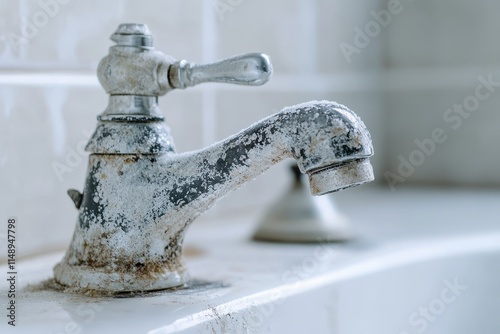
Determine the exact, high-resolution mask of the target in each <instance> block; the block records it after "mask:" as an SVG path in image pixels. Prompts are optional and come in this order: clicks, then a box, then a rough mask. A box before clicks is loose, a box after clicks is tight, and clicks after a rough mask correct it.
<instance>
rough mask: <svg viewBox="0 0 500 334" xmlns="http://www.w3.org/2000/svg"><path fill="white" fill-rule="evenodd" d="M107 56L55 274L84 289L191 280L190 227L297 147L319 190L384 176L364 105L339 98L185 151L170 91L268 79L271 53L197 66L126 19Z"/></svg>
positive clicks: (290, 109)
mask: <svg viewBox="0 0 500 334" xmlns="http://www.w3.org/2000/svg"><path fill="white" fill-rule="evenodd" d="M111 39H112V40H113V41H115V42H116V45H114V46H112V47H111V48H110V50H109V55H107V56H106V57H104V58H103V59H102V60H101V62H100V63H99V66H98V77H99V81H100V83H101V84H102V86H103V87H104V88H105V90H106V92H107V93H108V94H109V95H110V97H109V104H108V106H107V108H106V110H105V111H104V112H103V113H102V114H100V115H99V116H98V117H97V119H98V125H97V128H96V130H95V132H94V134H93V136H92V137H91V139H90V141H89V143H88V144H87V147H86V150H87V151H89V152H90V153H91V154H90V156H89V165H88V171H87V177H86V181H85V186H84V189H83V193H80V192H79V191H77V190H73V189H70V190H69V191H68V194H69V195H70V197H71V198H72V200H73V202H74V203H75V205H76V207H77V209H78V220H77V223H76V227H75V232H74V234H73V238H72V241H71V244H70V247H69V249H68V250H67V252H66V254H65V256H64V258H63V259H62V261H61V262H60V263H59V264H57V265H56V266H55V268H54V274H55V279H56V281H57V282H59V283H60V284H63V285H66V286H69V287H72V288H74V289H76V291H85V290H100V291H106V292H121V291H146V290H157V289H164V288H169V287H174V286H179V285H182V284H184V283H185V282H186V279H187V273H186V271H185V269H184V267H183V265H182V243H183V238H184V234H185V232H186V228H187V227H188V226H189V224H190V223H191V222H192V221H193V220H194V219H195V218H196V217H197V216H199V215H200V214H201V213H203V212H204V211H206V210H207V209H208V208H210V207H211V206H212V205H213V204H214V202H216V201H217V200H218V199H219V198H221V197H223V196H224V195H226V194H227V193H228V192H230V191H231V190H234V189H236V188H237V187H239V186H240V185H242V184H243V183H245V182H247V181H249V180H251V179H253V178H255V177H256V176H257V175H259V174H261V173H262V172H264V171H265V170H266V169H268V168H269V167H270V166H271V165H273V164H275V163H277V162H279V161H281V160H283V159H285V158H294V159H295V160H296V161H297V164H298V166H299V168H300V171H301V172H302V173H307V174H308V176H309V183H310V189H311V192H312V194H313V195H323V194H326V193H329V192H333V191H337V190H341V189H344V188H348V187H352V186H355V185H359V184H362V183H365V182H369V181H372V180H373V171H372V168H371V165H370V163H369V160H368V158H369V157H370V156H371V155H372V154H373V148H372V143H371V139H370V134H369V133H368V131H367V129H366V127H365V125H364V124H363V122H362V121H361V120H360V119H359V117H358V116H356V114H354V113H353V112H352V111H350V110H349V109H347V108H346V107H344V106H342V105H340V104H337V103H334V102H328V101H320V102H317V101H314V102H308V103H303V104H299V105H296V106H292V107H287V108H284V109H283V110H282V111H281V112H279V113H277V114H274V115H272V116H270V117H268V118H266V119H264V120H262V121H260V122H259V123H256V124H254V125H252V126H250V127H249V128H247V129H246V130H243V131H241V132H240V133H238V134H236V135H233V136H231V137H229V138H227V139H225V140H223V141H221V142H219V143H215V144H213V145H212V146H210V147H207V148H204V149H201V150H198V151H194V152H188V153H182V154H177V153H175V150H174V146H173V142H172V138H171V136H170V133H169V130H168V128H167V127H166V126H165V125H164V122H163V116H162V114H161V112H160V110H159V107H158V104H157V102H158V96H161V95H164V94H166V93H167V92H169V91H170V90H173V89H177V88H186V87H189V86H193V85H195V84H198V83H202V82H208V81H211V82H228V83H236V84H244V85H261V84H263V83H265V82H266V81H267V80H268V79H269V77H270V75H271V73H272V67H271V63H270V60H269V58H268V57H267V56H266V55H263V54H255V53H252V54H245V55H241V56H236V57H233V58H229V59H226V60H223V61H220V62H217V63H213V64H207V65H195V64H192V63H188V62H186V61H184V60H181V61H175V60H174V59H173V58H171V57H169V56H166V55H164V54H163V53H161V52H159V51H157V50H155V49H154V48H153V45H152V37H151V34H150V32H149V30H148V28H147V26H146V25H142V24H122V25H120V26H119V27H118V30H117V31H116V32H115V33H114V34H113V35H112V36H111Z"/></svg>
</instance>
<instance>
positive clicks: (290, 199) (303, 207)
mask: <svg viewBox="0 0 500 334" xmlns="http://www.w3.org/2000/svg"><path fill="white" fill-rule="evenodd" d="M291 171H292V172H293V174H294V183H293V185H292V187H291V188H289V189H288V190H287V192H286V193H285V194H284V195H283V196H282V197H280V198H279V199H278V200H277V201H276V202H274V203H272V204H271V206H270V207H269V208H268V209H267V211H266V212H265V213H264V216H263V218H262V219H261V221H260V222H259V226H258V228H257V231H256V232H255V234H254V237H253V238H254V239H255V240H263V241H275V242H296V243H304V242H342V241H347V240H349V239H351V238H352V231H351V224H350V223H349V220H348V219H347V218H346V217H345V216H344V215H343V214H341V213H339V212H338V210H337V208H336V206H335V203H334V201H333V198H332V197H330V196H311V194H310V193H309V190H308V189H307V187H306V186H305V184H304V182H305V181H304V180H305V178H304V177H303V174H302V173H301V172H300V170H299V167H298V166H297V165H296V164H294V165H292V166H291Z"/></svg>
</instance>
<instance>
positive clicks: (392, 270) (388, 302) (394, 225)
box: [0, 187, 500, 334]
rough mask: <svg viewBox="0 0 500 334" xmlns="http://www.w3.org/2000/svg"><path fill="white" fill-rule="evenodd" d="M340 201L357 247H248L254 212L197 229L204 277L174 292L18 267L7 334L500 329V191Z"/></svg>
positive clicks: (47, 264)
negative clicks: (112, 286)
mask: <svg viewBox="0 0 500 334" xmlns="http://www.w3.org/2000/svg"><path fill="white" fill-rule="evenodd" d="M338 197H339V198H338V202H339V206H340V207H341V208H342V209H343V210H344V212H345V213H347V214H348V215H349V216H350V217H351V218H352V220H353V223H354V224H355V227H356V229H357V230H358V231H357V232H358V239H357V240H355V241H353V242H352V243H347V244H341V245H338V244H337V245H335V244H333V245H330V244H324V245H320V244H313V245H288V244H271V243H258V242H252V241H250V240H249V238H250V236H251V235H252V231H253V229H254V228H255V222H256V217H255V216H248V217H246V218H239V219H227V220H225V221H218V222H197V223H195V224H194V225H193V226H192V228H191V229H190V231H189V232H188V233H187V240H186V243H185V245H186V249H185V251H186V255H187V258H186V263H187V266H188V269H189V271H190V273H191V276H192V277H193V279H197V280H198V281H196V282H194V283H192V284H191V286H190V287H188V288H184V289H179V290H176V291H168V292H165V291H164V292H158V293H150V294H147V295H144V296H136V297H134V298H103V297H85V296H77V295H72V294H64V293H62V292H57V291H51V290H44V289H41V290H40V289H35V290H33V289H27V288H26V285H27V284H29V283H32V284H35V285H36V284H38V283H39V282H40V281H42V280H44V279H46V278H49V277H50V276H51V269H52V266H53V265H54V264H55V263H56V262H57V261H58V260H59V259H60V257H61V256H62V253H56V254H50V255H45V256H41V257H38V258H35V259H31V260H25V261H21V262H20V263H19V265H18V272H19V279H18V282H19V286H18V288H17V289H18V295H17V298H16V303H17V304H16V305H17V307H18V308H17V326H16V328H15V330H13V328H11V327H9V326H7V324H6V321H5V320H4V321H2V322H1V323H0V332H2V333H11V332H12V333H110V332H118V331H119V332H120V333H176V332H179V333H247V332H248V333H340V334H357V333H380V334H387V333H394V334H403V333H411V334H413V333H440V334H443V333H453V334H457V333H473V332H474V333H500V317H498V310H500V283H499V282H500V266H499V265H498V263H500V219H499V218H498V217H500V212H499V211H500V210H499V207H500V206H499V205H498V203H500V202H499V201H500V194H496V192H493V191H490V192H486V191H477V192H470V191H463V192H457V191H449V190H439V189H438V190H435V189H434V190H433V189H430V190H429V189H416V190H414V189H412V190H403V191H401V192H400V193H398V194H391V193H388V192H385V191H383V190H379V189H374V188H369V187H368V188H366V189H361V188H360V190H359V191H358V190H356V191H351V192H347V191H346V192H345V195H342V196H341V195H340V194H339V196H338ZM355 201H356V202H355ZM359 201H361V202H363V203H365V204H366V205H365V206H364V207H363V210H359V205H356V203H359ZM1 270H2V271H3V272H6V271H7V270H6V267H5V266H2V267H1ZM5 284H6V283H5V280H2V286H1V290H2V291H0V294H1V295H0V298H1V301H2V303H3V305H5V303H6V301H7V293H6V285H5ZM450 286H455V287H454V288H450ZM5 329H7V331H5Z"/></svg>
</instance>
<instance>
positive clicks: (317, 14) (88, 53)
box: [0, 0, 500, 256]
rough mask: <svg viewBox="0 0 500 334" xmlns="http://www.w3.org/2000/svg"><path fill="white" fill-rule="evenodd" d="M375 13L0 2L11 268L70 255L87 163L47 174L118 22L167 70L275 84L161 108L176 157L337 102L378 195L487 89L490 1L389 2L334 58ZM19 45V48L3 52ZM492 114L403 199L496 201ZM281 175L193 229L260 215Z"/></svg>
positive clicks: (459, 136) (498, 72) (217, 91)
mask: <svg viewBox="0 0 500 334" xmlns="http://www.w3.org/2000/svg"><path fill="white" fill-rule="evenodd" d="M391 1H397V0H391ZM388 3H389V2H388V1H382V0H378V1H375V0H371V1H368V0H360V1H356V2H350V1H340V0H334V1H332V0H294V1H289V0H279V1H278V0H276V1H272V2H270V1H264V0H252V1H250V0H232V1H230V0H216V1H212V0H210V1H208V0H206V1H201V0H192V1H181V0H171V1H160V0H144V1H132V0H110V1H96V0H86V1H81V0H40V1H39V0H0V172H1V174H0V189H1V190H0V219H2V220H6V219H7V217H9V216H15V217H16V218H17V219H18V221H19V227H18V231H19V238H20V239H22V240H23V242H22V244H21V245H22V247H20V249H19V254H20V255H21V256H28V255H31V254H35V253H37V252H42V251H46V250H50V249H59V248H64V247H65V246H66V245H67V243H68V242H69V238H70V237H71V233H72V231H73V228H74V222H75V219H76V210H75V209H74V207H73V205H72V203H71V201H70V200H69V198H67V195H66V194H65V192H66V189H68V188H76V189H81V188H82V186H83V181H84V177H85V169H86V161H85V160H86V156H85V155H81V154H78V157H79V158H81V159H79V158H78V157H77V158H76V160H75V161H74V164H72V166H71V172H68V173H66V174H64V175H63V176H62V180H61V181H60V180H59V179H58V177H57V175H56V173H55V172H54V170H53V168H52V164H53V163H54V162H58V163H62V164H66V162H65V161H66V159H68V152H70V151H71V150H77V147H79V145H81V144H82V143H83V142H85V141H86V139H87V138H86V135H85V134H84V132H85V131H93V129H94V127H95V117H96V115H97V114H99V113H100V112H102V110H104V108H105V107H106V103H107V96H106V95H105V93H104V91H103V90H102V89H101V88H100V86H99V85H98V83H97V80H96V79H95V70H96V66H97V63H98V62H99V60H100V59H101V58H102V57H103V56H105V55H106V54H107V49H108V47H109V46H110V45H111V44H112V43H111V41H110V40H109V38H108V37H109V36H110V35H111V34H112V33H113V31H114V30H115V29H116V27H117V26H118V24H120V23H123V22H141V23H147V24H148V26H149V27H150V30H151V31H152V33H153V36H154V40H155V46H156V47H157V48H158V49H160V50H162V51H164V52H165V53H167V54H171V55H173V56H174V57H176V58H184V59H188V60H191V61H195V62H208V61H214V60H217V59H219V58H224V57H228V56H231V55H234V54H238V53H243V52H253V51H260V52H265V53H267V54H269V55H270V56H271V59H272V61H273V66H274V70H275V73H274V76H273V78H272V80H271V82H269V83H268V84H266V85H265V86H262V87H252V88H246V87H236V86H224V85H216V84H214V85H212V84H206V85H202V86H200V87H195V88H192V89H190V90H186V91H174V92H171V93H169V95H168V96H165V97H162V98H161V99H160V106H161V108H162V110H163V112H164V114H165V116H166V120H167V122H168V124H169V125H170V127H171V130H172V133H173V135H174V138H175V143H176V146H177V149H178V151H187V150H192V149H198V148H201V147H204V146H206V145H209V144H211V143H212V142H213V141H215V140H221V139H223V138H225V137H227V136H228V135H230V134H233V133H235V132H237V131H239V130H241V129H242V128H244V127H247V126H248V125H250V124H252V123H254V122H256V121H258V120H259V119H261V118H263V117H265V116H268V115H270V114H272V113H273V112H276V111H278V110H280V109H281V108H282V107H284V106H288V105H292V104H295V103H299V102H304V101H307V100H311V99H330V100H336V101H338V102H341V103H343V104H346V105H347V106H349V107H350V108H351V109H353V110H354V111H356V112H357V113H358V114H359V115H360V116H361V117H362V119H363V120H364V121H365V123H366V125H367V126H368V128H369V129H370V132H371V133H372V137H373V140H374V145H375V151H376V156H375V157H374V158H373V165H374V168H375V172H376V176H377V178H378V180H379V182H380V184H381V185H383V186H385V181H384V172H385V171H396V170H397V167H398V157H399V155H402V156H408V155H409V154H410V153H411V152H412V150H414V149H415V144H414V143H413V141H414V140H415V139H417V138H418V139H422V138H424V137H425V136H429V134H430V132H431V131H432V129H434V128H435V127H438V126H441V125H442V115H443V113H444V111H445V110H446V109H447V108H449V107H450V106H452V105H453V103H456V102H462V101H463V99H464V98H465V97H466V96H468V95H470V94H471V93H473V92H474V88H475V86H476V85H477V77H478V75H483V76H487V75H488V74H490V73H493V75H494V78H497V79H498V81H500V66H499V61H500V43H499V42H498V38H497V36H496V35H497V32H498V30H499V28H500V21H498V19H497V16H498V15H497V14H498V10H499V9H500V4H499V3H498V2H495V1H494V0H479V1H475V2H474V3H472V2H467V1H454V0H442V1H432V0H419V1H409V0H401V6H402V7H403V10H402V12H401V13H400V14H397V15H393V17H392V18H391V20H390V22H389V24H388V25H387V26H386V27H382V28H381V29H380V33H379V34H377V35H376V36H374V37H373V38H371V42H370V44H369V45H368V46H367V47H365V48H362V49H361V50H360V53H359V54H355V55H353V56H352V61H351V62H347V61H346V59H345V57H344V55H343V54H342V52H341V50H340V47H339V45H340V43H342V42H346V43H350V44H352V43H353V39H354V38H355V33H354V30H353V29H354V28H355V27H360V28H362V29H363V28H364V27H365V25H366V24H368V23H369V22H371V21H373V20H374V19H373V16H372V14H371V11H379V10H382V9H385V8H387V6H388ZM221 8H226V9H228V10H227V11H225V12H222V11H221ZM26 22H29V23H28V24H27V23H26ZM33 26H35V29H33ZM26 27H27V28H26ZM23 34H24V35H25V36H26V37H27V38H26V39H25V40H24V41H22V43H21V44H16V43H13V42H12V38H13V36H20V35H23ZM499 106H500V89H499V92H495V93H494V94H493V95H492V97H491V98H490V99H488V100H487V101H485V102H483V103H481V106H480V108H479V109H478V110H477V111H476V112H475V113H474V116H473V117H471V118H469V119H467V120H466V122H464V125H463V127H461V128H460V129H459V130H457V131H454V132H453V133H450V138H449V139H448V141H447V142H446V143H444V144H442V145H440V146H439V147H438V148H437V150H436V153H435V154H433V155H432V156H430V157H427V158H426V161H425V163H424V164H423V165H422V166H419V167H418V168H416V171H415V173H414V174H413V175H412V176H411V177H409V178H408V179H407V181H406V183H411V182H423V183H429V182H432V183H452V184H461V185H463V184H467V185H499V184H500V154H499V153H500V152H499V149H498V143H500V131H499V130H498V129H499V122H500V116H499V113H498V109H499ZM287 166H288V163H282V164H279V165H278V166H275V167H273V168H271V169H270V170H269V171H268V172H267V173H265V174H263V175H262V176H260V177H259V178H257V179H256V180H255V181H253V182H251V183H249V184H247V185H246V186H244V187H243V188H242V189H241V190H238V191H237V192H235V193H233V194H232V195H231V196H229V197H227V198H225V199H223V200H222V201H221V202H220V203H219V205H217V206H216V207H215V208H214V209H212V210H210V212H208V214H207V216H208V217H212V218H213V217H217V216H218V215H228V214H241V213H243V212H244V210H249V209H256V210H259V209H262V208H263V207H264V206H265V205H266V204H267V203H269V201H270V200H272V199H273V198H275V197H276V196H278V194H279V193H281V192H282V191H283V190H284V188H285V187H286V185H287V184H288V182H289V175H288V171H287ZM2 233H4V231H0V237H3V239H2V240H5V236H4V234H2ZM1 256H4V255H3V254H2V255H1Z"/></svg>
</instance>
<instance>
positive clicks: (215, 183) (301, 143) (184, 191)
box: [167, 101, 373, 210]
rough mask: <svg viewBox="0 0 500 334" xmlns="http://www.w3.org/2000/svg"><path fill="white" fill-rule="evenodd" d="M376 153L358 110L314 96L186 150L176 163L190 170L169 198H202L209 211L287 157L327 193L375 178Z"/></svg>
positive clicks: (200, 204)
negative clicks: (214, 141)
mask: <svg viewBox="0 0 500 334" xmlns="http://www.w3.org/2000/svg"><path fill="white" fill-rule="evenodd" d="M371 155H373V147H372V143H371V138H370V134H369V132H368V130H367V129H366V127H365V125H364V124H363V122H362V121H361V119H360V118H359V117H358V116H357V115H356V114H354V113H353V112H352V111H350V110H349V109H347V108H346V107H345V106H343V105H340V104H337V103H333V102H328V101H321V102H318V101H312V102H308V103H303V104H299V105H295V106H292V107H288V108H285V109H283V110H282V111H281V112H280V113H277V114H275V115H272V116H270V117H268V118H266V119H264V120H262V121H261V122H259V123H257V124H255V125H253V126H251V127H249V128H247V129H245V130H243V131H241V132H240V133H238V134H236V135H234V136H231V137H230V138H228V139H226V140H224V141H222V142H219V143H217V144H215V145H213V146H211V147H208V148H206V149H203V150H200V151H196V152H192V153H188V154H184V155H180V156H179V157H178V160H177V161H176V163H175V165H177V166H175V167H174V168H175V170H177V171H183V172H182V174H185V175H184V176H183V177H181V180H182V183H179V184H176V185H175V187H173V188H172V189H171V190H170V191H169V195H168V200H169V201H170V202H172V203H176V204H177V205H178V206H180V207H183V206H185V205H187V204H189V203H191V202H196V207H197V208H202V210H205V209H207V208H208V207H209V206H210V205H211V204H212V203H213V201H215V200H217V199H219V198H221V197H222V196H224V195H225V194H227V193H228V192H229V191H231V190H233V189H236V188H238V187H239V186H240V185H242V184H243V183H245V182H247V181H248V180H251V179H253V178H255V177H256V176H258V175H259V174H261V173H262V172H264V171H265V170H267V169H268V168H269V167H271V166H272V165H273V164H275V163H277V162H279V161H281V160H283V159H286V158H293V159H295V160H296V161H297V163H298V165H299V168H300V170H301V172H303V173H307V174H308V175H309V179H310V185H311V193H312V194H313V195H324V194H327V193H329V192H334V191H338V190H341V189H344V188H348V187H351V186H355V185H359V184H362V183H365V182H369V181H372V180H373V171H372V168H371V165H370V164H369V162H368V158H369V157H370V156H371ZM167 165H168V167H167V169H171V168H172V165H171V164H170V163H169V164H167ZM207 206H208V207H207Z"/></svg>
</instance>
